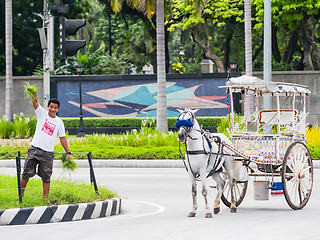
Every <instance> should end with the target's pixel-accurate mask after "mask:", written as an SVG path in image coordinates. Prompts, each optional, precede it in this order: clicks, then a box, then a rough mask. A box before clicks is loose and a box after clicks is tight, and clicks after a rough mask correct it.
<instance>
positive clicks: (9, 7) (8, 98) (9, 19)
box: [5, 0, 13, 122]
mask: <svg viewBox="0 0 320 240" xmlns="http://www.w3.org/2000/svg"><path fill="white" fill-rule="evenodd" d="M5 4H6V5H5V6H6V10H5V14H6V119H7V121H10V122H12V120H13V115H12V88H13V84H12V0H6V3H5Z"/></svg>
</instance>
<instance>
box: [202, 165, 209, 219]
mask: <svg viewBox="0 0 320 240" xmlns="http://www.w3.org/2000/svg"><path fill="white" fill-rule="evenodd" d="M200 179H201V182H202V196H203V198H204V203H205V209H206V215H205V217H206V218H212V214H211V212H210V209H209V206H208V197H207V196H208V187H207V179H206V170H205V169H203V170H201V171H200Z"/></svg>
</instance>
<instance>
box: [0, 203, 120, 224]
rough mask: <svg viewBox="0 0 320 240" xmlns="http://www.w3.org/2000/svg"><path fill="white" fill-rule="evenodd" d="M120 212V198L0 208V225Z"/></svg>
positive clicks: (97, 216) (68, 219)
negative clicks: (31, 206) (55, 204)
mask: <svg viewBox="0 0 320 240" xmlns="http://www.w3.org/2000/svg"><path fill="white" fill-rule="evenodd" d="M120 213H121V199H120V198H112V199H109V200H105V201H99V202H90V203H80V204H72V205H57V206H54V205H53V206H43V207H34V208H14V209H5V210H0V226H2V225H24V224H42V223H56V222H69V221H78V220H87V219H94V218H102V217H108V216H113V215H118V214H120Z"/></svg>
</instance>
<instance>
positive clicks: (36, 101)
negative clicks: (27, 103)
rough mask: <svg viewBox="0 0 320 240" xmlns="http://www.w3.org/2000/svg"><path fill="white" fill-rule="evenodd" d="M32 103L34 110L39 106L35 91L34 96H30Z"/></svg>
mask: <svg viewBox="0 0 320 240" xmlns="http://www.w3.org/2000/svg"><path fill="white" fill-rule="evenodd" d="M32 104H33V108H34V110H36V109H37V108H38V107H39V102H38V96H37V93H35V94H34V96H33V98H32Z"/></svg>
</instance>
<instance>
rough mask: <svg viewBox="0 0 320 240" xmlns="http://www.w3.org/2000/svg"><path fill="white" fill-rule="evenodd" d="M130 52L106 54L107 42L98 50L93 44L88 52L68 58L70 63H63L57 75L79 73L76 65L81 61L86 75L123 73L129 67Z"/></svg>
mask: <svg viewBox="0 0 320 240" xmlns="http://www.w3.org/2000/svg"><path fill="white" fill-rule="evenodd" d="M129 58H130V54H129V53H123V54H122V55H120V56H119V57H118V58H116V57H114V56H109V55H108V54H106V49H105V44H104V43H103V42H102V43H101V44H100V47H99V48H98V49H97V50H94V48H93V44H91V43H90V44H89V45H88V46H87V48H86V54H83V55H82V54H81V52H80V51H78V53H77V58H76V57H70V58H68V65H62V66H60V67H59V68H57V69H56V70H55V74H56V75H71V74H73V75H77V74H78V73H77V70H76V66H77V65H78V63H81V65H82V66H83V73H82V74H84V75H94V74H123V73H124V72H125V71H126V70H127V69H128V68H130V64H129Z"/></svg>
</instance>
